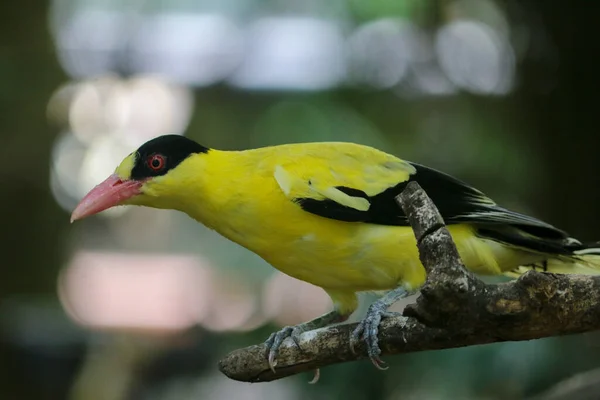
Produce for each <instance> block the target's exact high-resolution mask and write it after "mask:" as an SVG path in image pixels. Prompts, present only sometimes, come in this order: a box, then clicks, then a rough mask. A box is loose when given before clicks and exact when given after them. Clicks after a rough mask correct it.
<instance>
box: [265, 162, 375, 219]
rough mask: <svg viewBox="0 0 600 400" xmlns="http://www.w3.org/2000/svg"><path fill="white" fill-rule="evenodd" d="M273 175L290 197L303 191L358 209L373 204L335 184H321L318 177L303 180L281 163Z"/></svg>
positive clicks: (361, 209) (305, 194) (311, 195)
mask: <svg viewBox="0 0 600 400" xmlns="http://www.w3.org/2000/svg"><path fill="white" fill-rule="evenodd" d="M273 176H274V177H275V181H277V184H278V185H279V188H280V189H281V191H282V192H283V193H284V194H285V195H286V196H288V197H294V195H295V194H300V193H302V194H303V195H304V196H308V197H310V198H316V199H319V198H320V199H323V200H325V199H329V200H332V201H335V202H336V203H338V204H341V205H343V206H346V207H350V208H353V209H355V210H358V211H367V210H368V209H369V207H370V206H371V203H369V201H368V200H367V199H365V198H363V197H355V196H350V195H348V194H346V193H344V192H342V191H341V190H339V189H337V188H335V187H333V186H328V185H325V184H320V183H319V181H318V180H317V179H313V178H311V179H308V180H307V181H306V180H302V179H300V178H298V177H296V176H294V175H292V174H290V173H289V172H288V171H287V170H286V169H285V168H283V167H282V166H281V165H277V166H276V167H275V173H274V174H273Z"/></svg>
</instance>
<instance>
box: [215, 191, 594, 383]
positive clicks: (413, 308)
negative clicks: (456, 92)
mask: <svg viewBox="0 0 600 400" xmlns="http://www.w3.org/2000/svg"><path fill="white" fill-rule="evenodd" d="M396 200H397V201H398V203H399V204H400V205H401V207H402V209H403V210H404V213H405V214H406V216H407V218H408V220H409V222H410V224H411V226H412V228H413V231H414V233H415V237H416V239H417V246H418V248H419V254H420V259H421V262H422V264H423V265H424V267H425V269H426V270H427V280H426V282H425V284H424V286H423V287H422V288H421V292H420V296H419V297H418V298H417V301H416V303H415V304H410V305H408V306H407V307H406V308H405V310H404V315H405V316H407V317H409V318H408V322H407V321H406V319H403V318H401V317H396V318H388V319H384V320H383V322H382V323H381V326H380V329H379V339H380V341H379V345H380V347H381V350H382V354H383V355H384V356H385V355H392V354H401V353H409V352H416V351H424V350H435V349H447V348H455V347H463V346H471V345H478V344H486V343H493V342H503V341H519V340H530V339H537V338H543V337H549V336H558V335H566V334H573V333H580V332H586V331H591V330H596V329H600V277H592V276H583V275H556V274H549V273H538V272H534V271H530V272H527V273H526V274H525V275H523V276H521V277H520V278H519V279H517V280H515V281H511V282H508V283H502V284H498V285H488V284H485V283H483V282H482V281H481V280H479V279H477V278H476V277H475V275H473V274H472V273H470V272H469V271H467V270H466V269H465V268H464V266H463V264H462V261H461V259H460V257H459V255H458V251H457V250H456V246H455V245H454V242H453V241H452V238H451V236H450V234H449V232H448V230H447V229H446V227H445V225H444V221H443V219H442V217H441V216H440V214H439V212H438V210H437V208H436V207H435V206H434V204H433V202H432V201H431V200H430V199H429V197H428V196H427V195H426V194H425V192H424V191H423V190H422V189H421V188H420V187H419V185H418V184H417V183H416V182H411V183H409V184H408V185H407V187H406V189H405V190H404V191H403V192H402V193H401V194H400V195H399V196H398V198H397V199H396ZM355 326H356V324H346V325H337V326H333V327H328V328H323V329H318V330H315V331H311V332H305V333H304V334H303V335H302V336H301V341H300V347H301V350H300V349H298V348H297V347H296V346H295V345H294V343H293V342H292V340H291V339H287V340H286V341H285V342H284V344H283V345H282V346H281V348H280V353H279V357H278V365H277V368H276V373H273V372H272V371H271V370H270V369H269V366H268V364H267V359H266V356H265V353H266V347H265V346H264V345H263V344H261V345H255V346H250V347H247V348H244V349H239V350H235V351H233V352H231V353H230V354H228V355H227V356H225V358H223V359H222V360H221V361H220V362H219V369H220V370H221V372H223V373H224V374H225V375H227V376H228V377H229V378H231V379H235V380H239V381H244V382H265V381H273V380H276V379H281V378H283V377H286V376H290V375H294V374H298V373H300V372H305V371H310V370H314V369H317V368H321V367H324V366H327V365H331V364H336V363H341V362H347V361H354V360H358V359H361V358H365V357H366V351H365V347H364V345H363V344H362V343H361V345H360V347H359V348H357V354H356V355H355V354H353V353H352V352H351V351H350V348H349V345H348V343H349V335H350V333H351V332H352V330H353V329H354V328H355Z"/></svg>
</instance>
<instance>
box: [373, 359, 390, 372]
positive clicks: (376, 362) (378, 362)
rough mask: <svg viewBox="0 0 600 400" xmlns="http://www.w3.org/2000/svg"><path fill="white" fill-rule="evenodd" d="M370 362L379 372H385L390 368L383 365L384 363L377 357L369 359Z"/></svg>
mask: <svg viewBox="0 0 600 400" xmlns="http://www.w3.org/2000/svg"><path fill="white" fill-rule="evenodd" d="M371 362H372V363H373V365H374V366H375V368H377V369H378V370H380V371H385V370H386V369H389V368H390V367H389V366H388V365H387V364H386V363H385V361H383V360H382V359H381V358H379V356H373V357H371Z"/></svg>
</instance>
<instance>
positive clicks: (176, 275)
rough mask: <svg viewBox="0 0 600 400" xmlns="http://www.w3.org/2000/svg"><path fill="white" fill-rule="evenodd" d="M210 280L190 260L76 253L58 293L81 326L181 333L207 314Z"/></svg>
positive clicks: (202, 267) (211, 277) (206, 268)
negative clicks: (176, 331)
mask: <svg viewBox="0 0 600 400" xmlns="http://www.w3.org/2000/svg"><path fill="white" fill-rule="evenodd" d="M213 281H214V274H213V272H212V270H211V268H210V267H209V266H208V265H207V264H206V263H205V262H203V261H202V260H200V259H198V258H196V257H187V256H175V255H164V254H151V255H148V254H123V253H116V252H88V251H81V252H78V253H77V254H76V255H75V256H74V258H73V260H72V261H71V263H70V265H69V266H68V268H67V269H66V270H65V271H63V273H62V274H61V276H60V278H59V293H60V297H61V301H62V304H63V306H64V308H65V310H66V312H67V313H68V314H69V316H70V317H71V318H73V319H74V320H75V321H76V322H78V323H79V324H82V325H85V326H89V327H92V328H104V329H110V328H112V329H149V330H182V329H186V328H189V327H191V326H193V325H195V324H197V323H198V322H199V321H201V320H202V319H203V318H204V317H205V316H206V315H207V314H208V312H209V308H210V306H211V305H210V299H211V298H212V296H213V294H212V292H213V290H212V287H213V286H212V282H213Z"/></svg>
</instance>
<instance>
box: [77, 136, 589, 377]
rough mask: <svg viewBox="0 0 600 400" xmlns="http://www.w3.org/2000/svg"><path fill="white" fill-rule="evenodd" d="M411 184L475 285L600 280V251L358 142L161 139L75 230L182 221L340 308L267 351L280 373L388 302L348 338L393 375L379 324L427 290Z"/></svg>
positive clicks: (88, 205)
mask: <svg viewBox="0 0 600 400" xmlns="http://www.w3.org/2000/svg"><path fill="white" fill-rule="evenodd" d="M412 181H416V182H417V183H418V184H419V185H420V186H421V188H422V189H423V190H424V191H425V192H426V194H427V195H428V196H429V197H430V198H431V200H432V201H433V203H434V204H435V206H436V207H437V208H438V210H439V212H440V214H441V216H442V218H443V220H444V222H445V224H446V226H447V229H448V231H449V233H450V235H451V237H452V239H453V241H454V243H455V244H456V247H457V250H458V253H459V255H460V257H461V259H462V261H463V264H464V266H465V267H466V268H467V269H468V270H470V271H472V272H473V273H475V274H478V275H506V276H508V277H512V278H514V277H518V276H519V275H521V274H523V273H525V272H526V271H528V270H531V269H541V270H543V271H547V272H552V273H566V274H587V275H595V274H599V273H600V247H599V246H598V243H587V244H584V243H582V242H581V241H579V240H577V239H574V238H572V237H570V236H569V235H568V234H567V233H566V232H564V231H562V230H560V229H558V228H556V227H554V226H552V225H550V224H549V223H546V222H544V221H542V220H540V219H537V218H534V217H531V216H528V215H525V214H522V213H518V212H515V211H511V210H509V209H507V208H503V207H501V206H500V205H498V204H497V203H496V202H494V201H493V200H492V199H491V198H489V197H488V196H487V195H485V194H484V193H483V192H481V191H480V190H478V189H476V188H474V187H473V186H471V185H469V184H467V183H465V182H463V181H461V180H459V179H457V178H455V177H453V176H451V175H448V174H446V173H443V172H441V171H438V170H435V169H433V168H430V167H427V166H424V165H421V164H418V163H415V162H411V161H406V160H403V159H400V158H398V157H396V156H394V155H391V154H388V153H386V152H384V151H381V150H378V149H375V148H373V147H369V146H365V145H361V144H356V143H350V142H313V143H293V144H281V145H274V146H266V147H260V148H255V149H249V150H236V151H229V150H218V149H215V148H208V147H205V146H203V145H201V144H199V143H197V142H196V141H194V140H192V139H190V138H188V137H186V136H184V135H163V136H158V137H155V138H153V139H151V140H149V141H147V142H146V143H144V144H143V145H141V146H140V147H139V148H138V149H137V150H135V151H133V152H132V153H130V154H129V155H128V156H127V157H125V158H124V159H123V161H122V162H121V163H120V164H119V165H118V166H117V167H116V169H115V170H114V173H112V174H111V175H110V176H108V177H107V178H106V179H105V180H104V181H102V182H101V183H99V184H98V185H97V186H96V187H95V188H93V189H92V190H91V191H90V192H89V193H88V194H87V195H85V196H84V197H83V199H82V200H81V201H80V202H79V204H78V205H77V206H76V207H75V209H74V210H73V212H72V214H71V222H73V221H76V220H80V219H83V218H85V217H89V216H91V215H94V214H97V213H99V212H101V211H104V210H106V209H109V208H112V207H116V206H122V205H136V206H145V207H151V208H157V209H173V210H178V211H181V212H184V213H186V214H187V215H189V217H191V218H193V219H195V220H196V221H198V222H200V223H202V224H204V225H205V226H206V227H208V228H210V229H213V230H215V231H216V232H218V233H219V234H221V235H222V236H224V237H226V238H227V239H229V240H231V241H233V242H235V243H237V244H238V245H240V246H243V247H245V248H246V249H248V250H249V251H251V252H253V253H255V254H257V255H258V256H260V257H261V258H262V259H264V260H265V261H266V262H267V263H269V264H270V265H271V266H273V267H274V268H276V269H278V270H279V271H281V272H283V273H284V274H287V275H289V276H291V277H294V278H296V279H299V280H301V281H305V282H308V283H310V284H313V285H316V286H318V287H320V288H322V289H323V290H324V291H325V292H326V293H327V295H328V296H329V297H330V298H331V300H332V303H333V308H332V310H331V311H330V312H328V313H326V314H324V315H322V316H320V317H317V318H315V319H313V320H311V321H307V322H303V323H300V324H298V325H294V326H285V327H283V328H282V329H280V330H278V331H276V332H273V333H272V334H271V335H270V336H269V337H268V338H267V340H266V341H265V343H266V349H267V350H266V351H267V352H266V354H265V357H266V359H267V360H268V364H269V367H270V368H271V369H272V370H273V371H275V367H276V365H277V356H278V353H279V348H280V346H281V345H282V343H283V342H284V341H285V340H286V339H287V338H289V337H291V339H292V340H293V341H294V342H295V343H296V345H298V346H299V338H300V335H301V334H302V333H303V332H306V331H310V330H314V329H317V328H321V327H326V326H329V325H332V324H337V323H342V322H345V321H347V319H348V318H349V317H350V316H351V315H352V314H353V312H354V311H355V310H356V309H357V307H358V300H357V295H358V294H359V293H362V292H375V293H384V294H383V296H381V297H380V298H379V299H377V300H376V301H374V302H373V303H372V304H371V305H370V306H369V308H368V310H367V313H366V315H365V316H364V318H363V319H362V320H361V321H360V322H359V323H358V325H357V326H356V328H355V329H354V330H353V331H352V333H351V337H350V347H351V349H352V351H354V348H355V346H356V345H357V344H358V343H359V342H360V341H363V342H364V343H365V347H366V350H367V355H368V357H369V358H370V359H371V361H372V362H373V364H374V365H375V366H376V367H378V368H380V369H384V368H386V367H385V363H384V362H383V361H382V360H381V357H380V355H381V349H380V348H379V344H378V338H377V335H378V327H379V324H380V322H381V320H382V319H384V318H388V317H389V316H390V315H393V313H390V312H389V311H388V308H389V307H390V306H391V305H392V304H393V303H394V302H396V301H398V300H399V299H401V298H404V297H407V296H408V295H411V294H414V293H417V292H418V290H419V288H420V287H421V286H422V285H423V284H424V282H425V279H426V272H425V269H424V267H423V265H422V264H421V262H420V260H419V254H418V249H417V245H416V239H415V237H414V233H413V231H412V229H411V227H410V224H409V222H408V221H407V217H406V215H405V214H404V212H403V211H402V209H401V208H400V207H399V206H398V205H397V203H396V201H395V197H396V196H397V195H398V194H399V193H401V192H402V190H403V189H404V188H405V187H406V185H407V184H408V183H409V182H412Z"/></svg>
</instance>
